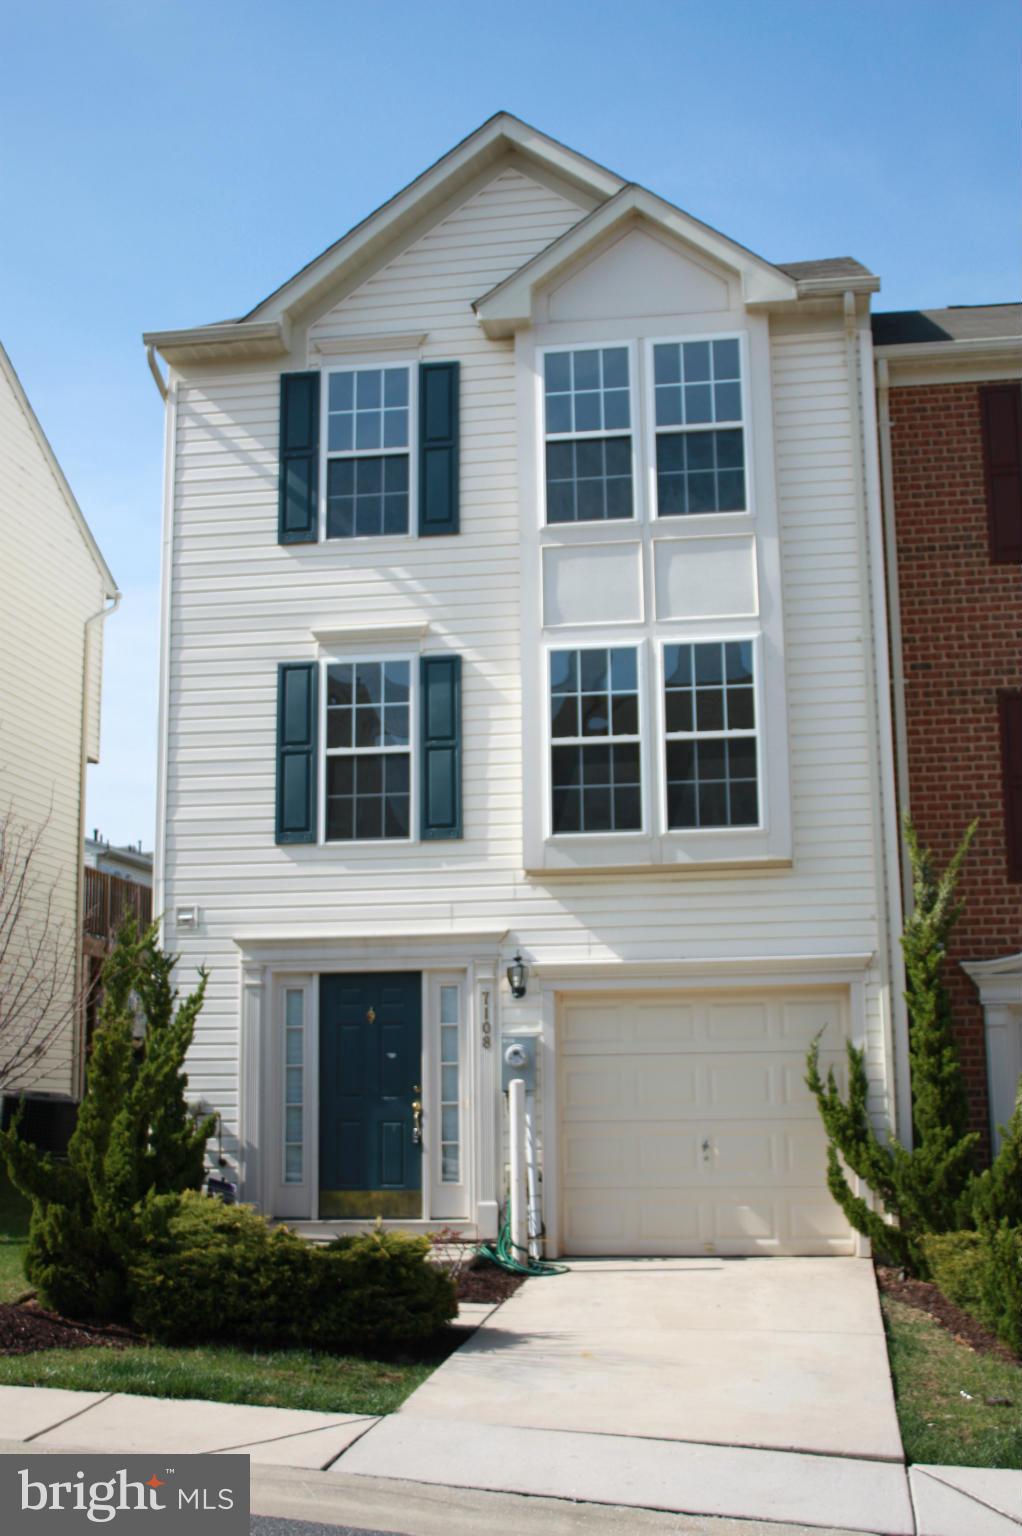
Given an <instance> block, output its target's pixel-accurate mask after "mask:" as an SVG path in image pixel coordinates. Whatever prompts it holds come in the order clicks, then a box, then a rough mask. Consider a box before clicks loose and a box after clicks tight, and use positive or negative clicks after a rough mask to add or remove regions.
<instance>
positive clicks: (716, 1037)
mask: <svg viewBox="0 0 1022 1536" xmlns="http://www.w3.org/2000/svg"><path fill="white" fill-rule="evenodd" d="M706 1033H707V1036H708V1038H709V1039H710V1040H712V1041H721V1042H727V1041H730V1040H759V1041H763V1040H767V1039H769V1037H770V1013H769V1010H768V1009H767V1007H766V1005H765V1004H762V1003H711V1004H710V1006H709V1009H708V1016H707V1029H706Z"/></svg>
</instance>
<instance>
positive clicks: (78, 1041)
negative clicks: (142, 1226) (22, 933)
mask: <svg viewBox="0 0 1022 1536" xmlns="http://www.w3.org/2000/svg"><path fill="white" fill-rule="evenodd" d="M106 596H107V598H108V599H109V600H110V606H109V607H106V606H105V605H104V606H103V607H102V608H97V609H96V612H95V613H90V614H89V617H88V618H87V619H86V620H85V623H84V625H83V629H84V637H83V641H82V716H81V743H80V745H81V751H80V754H79V765H78V842H77V851H78V889H77V891H76V893H75V979H74V988H75V995H76V996H77V995H80V994H81V993H82V991H83V985H84V976H83V969H84V967H83V960H84V947H83V944H82V930H83V927H84V922H85V857H84V849H85V792H86V787H87V778H88V771H89V745H88V743H89V726H90V724H91V719H90V714H89V690H90V687H91V682H92V626H93V625H94V624H100V623H102V621H103V620H104V619H107V618H109V617H110V615H111V614H112V613H116V612H117V610H118V608H119V607H120V606H121V593H120V592H118V591H116V590H115V591H113V592H108V593H107V594H106ZM102 686H103V681H102V678H100V688H101V689H102ZM83 1024H84V1019H83V1018H81V1017H80V1016H79V1010H78V1009H76V1010H75V1022H74V1032H75V1039H74V1047H73V1049H74V1055H73V1057H72V1070H73V1072H74V1073H75V1074H76V1079H77V1080H76V1081H75V1084H74V1091H75V1092H76V1093H77V1096H78V1097H79V1098H80V1097H81V1094H82V1091H83V1089H84V1086H85V1049H84V1047H85V1041H84V1038H83V1033H82V1026H83Z"/></svg>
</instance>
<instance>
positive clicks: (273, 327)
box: [142, 317, 291, 367]
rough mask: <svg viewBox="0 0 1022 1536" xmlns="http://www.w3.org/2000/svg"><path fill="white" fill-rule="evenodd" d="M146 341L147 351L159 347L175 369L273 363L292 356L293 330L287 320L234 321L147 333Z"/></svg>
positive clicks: (144, 338) (162, 354)
mask: <svg viewBox="0 0 1022 1536" xmlns="http://www.w3.org/2000/svg"><path fill="white" fill-rule="evenodd" d="M142 340H143V342H144V343H145V345H146V346H147V347H155V348H156V350H157V352H159V353H160V354H161V356H162V357H163V358H165V359H166V361H167V362H168V363H169V364H170V365H171V367H178V366H180V365H181V364H188V363H205V362H220V361H222V360H225V359H250V360H259V359H263V358H265V359H271V358H277V357H286V356H287V355H288V352H289V351H290V348H291V327H290V323H289V322H288V320H287V319H286V317H282V318H280V319H277V320H271V321H269V322H268V323H259V324H252V323H251V322H249V321H247V320H232V321H228V322H226V323H223V324H218V325H196V326H190V327H188V328H187V329H185V330H180V331H145V332H144V333H143V336H142Z"/></svg>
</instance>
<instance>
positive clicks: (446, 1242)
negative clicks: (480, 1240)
mask: <svg viewBox="0 0 1022 1536" xmlns="http://www.w3.org/2000/svg"><path fill="white" fill-rule="evenodd" d="M429 1240H430V1242H431V1243H432V1245H433V1253H432V1255H431V1257H432V1259H433V1262H434V1263H435V1264H439V1265H440V1266H441V1267H442V1268H443V1269H446V1270H447V1273H448V1274H449V1275H450V1277H451V1279H452V1280H453V1281H454V1283H455V1285H457V1283H458V1281H459V1279H460V1278H461V1273H462V1271H463V1270H464V1269H467V1268H468V1267H469V1265H470V1264H471V1262H472V1256H473V1254H474V1253H475V1246H474V1245H473V1244H472V1243H470V1242H468V1241H466V1239H465V1238H464V1237H462V1235H461V1232H460V1231H459V1229H458V1228H457V1227H441V1228H440V1229H439V1231H436V1232H431V1233H430V1234H429Z"/></svg>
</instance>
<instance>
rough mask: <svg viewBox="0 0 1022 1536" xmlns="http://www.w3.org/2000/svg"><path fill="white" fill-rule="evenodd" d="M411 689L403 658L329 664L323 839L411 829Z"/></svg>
mask: <svg viewBox="0 0 1022 1536" xmlns="http://www.w3.org/2000/svg"><path fill="white" fill-rule="evenodd" d="M410 696H411V666H410V663H409V662H407V661H350V662H331V663H329V664H328V666H327V690H326V837H327V841H328V842H344V841H353V840H360V839H363V838H371V839H375V838H407V837H409V836H410V835H411V737H410V709H411V697H410Z"/></svg>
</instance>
